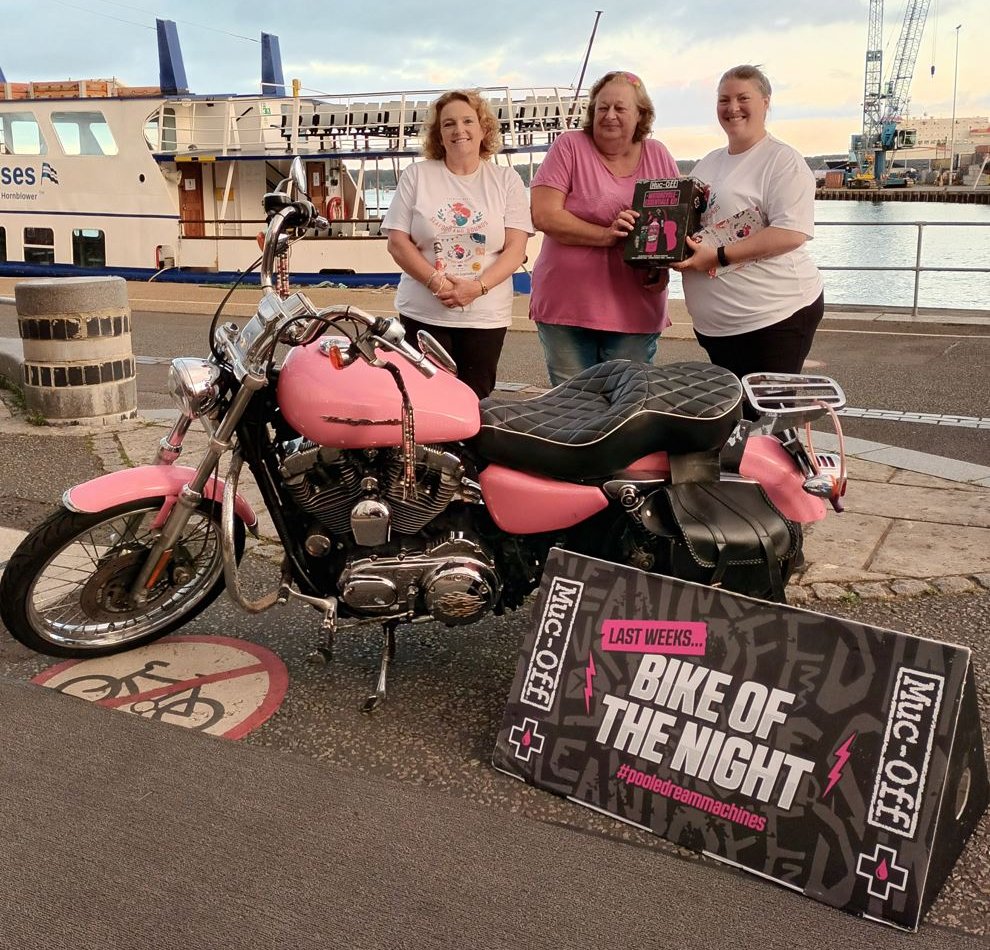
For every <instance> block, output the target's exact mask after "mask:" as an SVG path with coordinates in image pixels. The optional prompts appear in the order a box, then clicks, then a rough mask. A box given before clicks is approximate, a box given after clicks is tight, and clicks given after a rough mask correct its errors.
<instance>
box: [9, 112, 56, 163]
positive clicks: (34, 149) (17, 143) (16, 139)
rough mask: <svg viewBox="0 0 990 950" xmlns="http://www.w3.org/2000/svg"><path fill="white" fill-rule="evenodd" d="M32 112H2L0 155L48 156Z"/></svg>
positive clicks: (46, 147)
mask: <svg viewBox="0 0 990 950" xmlns="http://www.w3.org/2000/svg"><path fill="white" fill-rule="evenodd" d="M47 154H48V146H47V145H46V144H45V139H44V137H43V136H42V134H41V129H39V128H38V122H37V120H36V119H35V117H34V113H32V112H0V155H47Z"/></svg>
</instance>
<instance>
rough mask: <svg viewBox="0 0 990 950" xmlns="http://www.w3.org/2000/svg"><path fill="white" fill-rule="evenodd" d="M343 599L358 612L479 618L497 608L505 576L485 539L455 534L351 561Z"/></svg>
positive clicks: (342, 583) (455, 622)
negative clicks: (416, 547) (428, 543)
mask: <svg viewBox="0 0 990 950" xmlns="http://www.w3.org/2000/svg"><path fill="white" fill-rule="evenodd" d="M338 584H339V587H340V597H341V600H343V602H344V603H345V604H347V606H348V607H350V608H351V610H353V611H354V613H356V614H360V615H363V616H370V617H388V616H396V615H399V614H403V613H405V614H409V615H412V616H420V615H422V614H424V613H425V614H428V615H429V616H431V617H433V619H434V620H439V621H440V622H441V623H445V624H447V625H448V626H459V625H460V624H467V623H474V621H475V620H477V619H479V617H481V615H482V614H484V613H487V612H488V611H490V610H492V609H493V608H494V606H495V604H496V603H497V602H498V599H499V597H500V596H501V592H502V585H501V581H500V580H499V576H498V574H497V573H496V571H495V568H494V566H493V565H492V562H491V560H490V559H489V557H488V555H487V554H486V553H485V551H484V550H483V549H482V548H481V546H480V545H478V544H477V543H475V542H474V541H471V540H469V539H467V538H463V537H451V538H448V539H446V540H444V541H441V542H440V543H439V544H435V545H432V546H427V547H425V548H424V549H423V550H421V551H404V552H402V553H400V554H398V555H395V556H391V557H376V556H372V557H367V558H361V559H359V560H355V561H351V562H349V563H348V565H347V567H346V568H345V569H344V571H343V573H342V574H341V575H340V580H339V582H338Z"/></svg>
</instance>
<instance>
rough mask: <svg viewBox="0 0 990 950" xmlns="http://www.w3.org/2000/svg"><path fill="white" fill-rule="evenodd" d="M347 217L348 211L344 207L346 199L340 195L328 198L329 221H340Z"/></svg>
mask: <svg viewBox="0 0 990 950" xmlns="http://www.w3.org/2000/svg"><path fill="white" fill-rule="evenodd" d="M346 217H347V209H346V208H345V207H344V199H343V198H341V197H340V195H333V196H332V197H330V198H327V220H329V221H340V220H342V219H343V218H346Z"/></svg>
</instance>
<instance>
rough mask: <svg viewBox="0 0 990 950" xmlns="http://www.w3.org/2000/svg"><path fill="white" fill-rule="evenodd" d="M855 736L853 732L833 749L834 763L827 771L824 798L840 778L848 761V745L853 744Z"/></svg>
mask: <svg viewBox="0 0 990 950" xmlns="http://www.w3.org/2000/svg"><path fill="white" fill-rule="evenodd" d="M855 738H856V733H855V732H854V733H853V734H852V735H851V736H850V737H849V738H848V739H846V741H845V742H843V743H842V745H840V746H839V748H838V749H836V750H835V752H834V753H833V755H834V756H835V765H833V766H832V768H831V769H829V773H828V785H826V786H825V791H824V792H822V798H824V797H825V796H826V795H828V793H829V792H830V791H832V789H833V788H834V787H835V785H836V784H837V783H838V781H839V779H840V778H842V770H843V769H844V768H845V767H846V763H847V762H848V761H849V747H850V746H851V745H852V744H853V740H855Z"/></svg>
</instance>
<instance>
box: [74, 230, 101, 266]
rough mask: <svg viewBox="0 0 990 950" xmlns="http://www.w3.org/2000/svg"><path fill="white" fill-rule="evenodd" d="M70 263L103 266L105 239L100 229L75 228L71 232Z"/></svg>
mask: <svg viewBox="0 0 990 950" xmlns="http://www.w3.org/2000/svg"><path fill="white" fill-rule="evenodd" d="M72 263H73V264H75V265H76V267H105V266H106V263H107V241H106V237H105V236H104V234H103V232H102V231H96V230H90V229H89V228H75V229H74V230H73V232H72Z"/></svg>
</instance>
